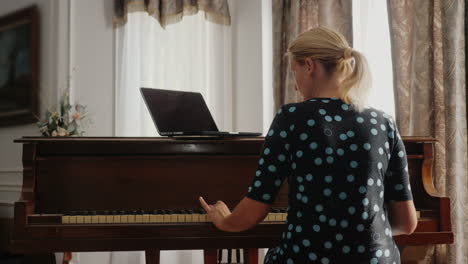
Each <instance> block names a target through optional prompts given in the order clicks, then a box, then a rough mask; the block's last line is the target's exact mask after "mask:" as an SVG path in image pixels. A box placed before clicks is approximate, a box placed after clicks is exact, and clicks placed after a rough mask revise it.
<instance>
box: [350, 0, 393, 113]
mask: <svg viewBox="0 0 468 264" xmlns="http://www.w3.org/2000/svg"><path fill="white" fill-rule="evenodd" d="M353 42H354V48H355V49H357V50H359V51H362V52H363V53H364V56H366V58H367V60H368V62H369V68H370V72H371V75H372V86H371V87H372V89H371V93H370V96H369V105H370V106H372V107H375V108H377V109H380V110H383V111H385V112H386V113H387V114H389V115H392V116H393V117H395V97H394V96H393V71H392V54H391V47H390V32H389V26H388V13H387V0H359V1H353Z"/></svg>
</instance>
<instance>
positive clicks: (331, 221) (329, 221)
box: [328, 218, 336, 226]
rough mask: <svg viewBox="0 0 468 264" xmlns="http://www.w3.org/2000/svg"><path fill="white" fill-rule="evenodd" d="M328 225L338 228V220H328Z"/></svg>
mask: <svg viewBox="0 0 468 264" xmlns="http://www.w3.org/2000/svg"><path fill="white" fill-rule="evenodd" d="M328 224H329V225H331V226H336V220H335V219H334V218H332V219H330V220H328Z"/></svg>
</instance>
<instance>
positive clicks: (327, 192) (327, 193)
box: [323, 188, 332, 196]
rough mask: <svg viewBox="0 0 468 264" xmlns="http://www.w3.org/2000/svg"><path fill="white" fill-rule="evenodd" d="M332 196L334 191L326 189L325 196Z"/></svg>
mask: <svg viewBox="0 0 468 264" xmlns="http://www.w3.org/2000/svg"><path fill="white" fill-rule="evenodd" d="M331 194H332V190H330V189H329V188H326V189H325V190H323V195H325V196H330V195H331Z"/></svg>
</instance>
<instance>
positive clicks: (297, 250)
mask: <svg viewBox="0 0 468 264" xmlns="http://www.w3.org/2000/svg"><path fill="white" fill-rule="evenodd" d="M299 250H300V248H299V246H298V245H294V246H293V251H294V253H298V252H299ZM292 263H294V262H292V261H291V264H292Z"/></svg>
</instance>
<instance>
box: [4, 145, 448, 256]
mask: <svg viewBox="0 0 468 264" xmlns="http://www.w3.org/2000/svg"><path fill="white" fill-rule="evenodd" d="M15 142H18V143H22V144H23V167H24V171H23V188H22V196H21V198H20V200H19V201H18V202H16V203H15V209H14V210H15V211H14V226H13V230H12V237H11V245H10V248H11V250H12V251H13V252H17V253H24V254H32V253H46V252H80V251H131V250H145V251H146V252H147V257H150V256H156V257H155V259H157V255H158V252H159V251H158V250H177V249H205V250H213V249H216V248H268V247H272V246H274V245H275V244H276V242H277V240H278V239H279V237H280V234H281V232H282V229H283V227H284V222H282V221H270V222H264V223H261V224H259V225H258V226H256V227H254V228H252V229H250V230H247V231H244V232H239V233H227V232H221V231H219V230H217V229H216V228H215V227H214V226H213V225H212V224H210V223H206V222H189V223H174V222H171V223H154V222H148V221H145V222H142V221H141V220H140V222H138V221H137V222H132V223H121V222H116V223H112V222H102V223H95V222H93V223H89V222H88V223H84V222H83V221H81V222H80V223H73V224H68V223H62V221H61V220H60V219H63V217H62V216H63V215H69V214H70V212H83V211H86V212H94V214H96V212H97V214H98V215H99V214H102V213H100V212H115V211H120V212H128V211H135V210H137V211H138V210H143V211H145V212H150V211H151V210H155V209H176V208H179V209H185V210H197V209H200V206H199V203H198V197H199V196H203V197H204V198H205V199H207V200H208V201H209V202H215V201H216V200H223V201H224V202H225V203H226V204H227V205H228V206H229V207H231V208H233V207H234V206H235V205H236V204H237V203H238V202H239V201H240V200H241V199H242V198H243V197H244V195H245V193H246V192H247V187H248V185H249V184H250V181H251V179H252V176H253V175H254V172H255V170H256V166H257V162H258V157H259V153H260V151H261V148H262V144H263V138H230V139H203V140H199V139H197V140H193V139H167V138H39V137H31V138H22V139H19V140H16V141H15ZM404 142H405V145H406V148H407V153H408V160H409V170H410V175H411V183H412V189H413V194H414V199H415V204H416V208H417V210H418V211H419V212H420V219H419V223H418V227H417V229H416V231H415V232H414V233H413V234H412V235H409V236H398V237H395V240H396V241H397V243H398V245H400V246H407V245H426V244H447V243H453V233H452V231H451V225H450V202H449V199H448V198H445V197H438V196H437V193H436V191H435V190H434V188H433V185H432V162H433V144H434V140H431V139H424V138H404ZM273 207H278V208H282V207H287V184H284V186H282V189H281V191H280V194H279V195H278V198H277V200H276V202H275V204H274V205H273ZM125 214H127V213H125ZM140 219H141V218H140ZM154 262H157V261H154Z"/></svg>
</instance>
